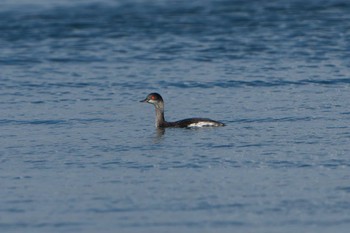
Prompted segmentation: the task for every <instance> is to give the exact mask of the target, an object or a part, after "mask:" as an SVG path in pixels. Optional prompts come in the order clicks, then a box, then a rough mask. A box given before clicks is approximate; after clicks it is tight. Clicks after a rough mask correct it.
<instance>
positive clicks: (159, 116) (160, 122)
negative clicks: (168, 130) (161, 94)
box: [154, 102, 166, 128]
mask: <svg viewBox="0 0 350 233" xmlns="http://www.w3.org/2000/svg"><path fill="white" fill-rule="evenodd" d="M154 107H155V110H156V127H157V128H161V127H162V126H164V124H166V121H165V118H164V103H163V102H159V103H157V104H155V105H154Z"/></svg>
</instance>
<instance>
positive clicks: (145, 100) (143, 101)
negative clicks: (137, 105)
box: [140, 98, 148, 103]
mask: <svg viewBox="0 0 350 233" xmlns="http://www.w3.org/2000/svg"><path fill="white" fill-rule="evenodd" d="M140 102H141V103H147V102H148V100H147V98H146V99H144V100H141V101H140Z"/></svg>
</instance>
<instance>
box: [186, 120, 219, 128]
mask: <svg viewBox="0 0 350 233" xmlns="http://www.w3.org/2000/svg"><path fill="white" fill-rule="evenodd" d="M208 126H217V124H216V123H214V122H206V121H201V122H197V123H192V124H189V125H188V127H208Z"/></svg>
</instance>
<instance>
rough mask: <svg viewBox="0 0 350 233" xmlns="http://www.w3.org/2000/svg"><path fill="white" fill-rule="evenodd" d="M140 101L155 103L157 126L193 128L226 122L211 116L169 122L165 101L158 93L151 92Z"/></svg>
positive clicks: (219, 124) (222, 124) (214, 125)
mask: <svg viewBox="0 0 350 233" xmlns="http://www.w3.org/2000/svg"><path fill="white" fill-rule="evenodd" d="M140 102H143V103H149V104H153V105H154V107H155V110H156V127H157V128H166V127H174V128H191V127H218V126H225V124H224V123H221V122H219V121H214V120H211V119H209V118H187V119H184V120H180V121H175V122H167V121H166V120H165V118H164V101H163V98H162V96H161V95H159V94H158V93H151V94H149V95H148V96H147V97H146V99H144V100H141V101H140Z"/></svg>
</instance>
